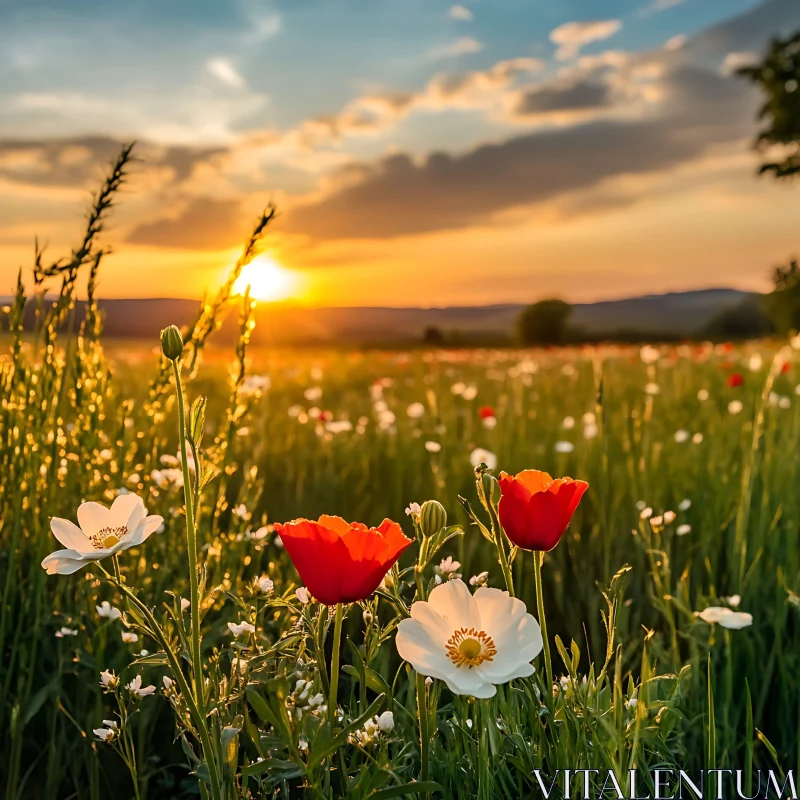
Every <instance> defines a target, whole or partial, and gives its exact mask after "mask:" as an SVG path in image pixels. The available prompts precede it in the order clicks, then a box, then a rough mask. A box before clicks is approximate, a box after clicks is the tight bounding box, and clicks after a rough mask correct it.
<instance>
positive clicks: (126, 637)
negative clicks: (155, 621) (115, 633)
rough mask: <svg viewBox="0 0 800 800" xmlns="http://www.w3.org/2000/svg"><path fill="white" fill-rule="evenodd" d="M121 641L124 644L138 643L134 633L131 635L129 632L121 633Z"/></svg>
mask: <svg viewBox="0 0 800 800" xmlns="http://www.w3.org/2000/svg"><path fill="white" fill-rule="evenodd" d="M122 641H123V642H125V644H133V643H134V642H138V641H139V637H138V636H137V635H136V634H135V633H131V631H122Z"/></svg>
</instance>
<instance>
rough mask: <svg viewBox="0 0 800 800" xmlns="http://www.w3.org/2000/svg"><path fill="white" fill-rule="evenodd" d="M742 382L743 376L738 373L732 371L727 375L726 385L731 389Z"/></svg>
mask: <svg viewBox="0 0 800 800" xmlns="http://www.w3.org/2000/svg"><path fill="white" fill-rule="evenodd" d="M743 383H744V378H743V377H742V376H741V375H740V374H739V373H738V372H734V373H733V374H732V375H729V376H728V386H730V387H731V389H735V388H736V387H737V386H741V385H742V384H743Z"/></svg>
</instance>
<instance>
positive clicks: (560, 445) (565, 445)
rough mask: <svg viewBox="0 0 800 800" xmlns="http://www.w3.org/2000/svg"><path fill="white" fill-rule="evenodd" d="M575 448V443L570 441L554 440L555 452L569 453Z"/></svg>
mask: <svg viewBox="0 0 800 800" xmlns="http://www.w3.org/2000/svg"><path fill="white" fill-rule="evenodd" d="M574 449H575V445H574V444H572V442H564V441H561V442H556V444H555V451H556V453H571V452H572V451H573V450H574Z"/></svg>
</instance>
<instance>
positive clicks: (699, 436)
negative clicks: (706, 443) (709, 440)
mask: <svg viewBox="0 0 800 800" xmlns="http://www.w3.org/2000/svg"><path fill="white" fill-rule="evenodd" d="M702 443H703V434H702V433H696V434H695V435H694V436H692V444H702Z"/></svg>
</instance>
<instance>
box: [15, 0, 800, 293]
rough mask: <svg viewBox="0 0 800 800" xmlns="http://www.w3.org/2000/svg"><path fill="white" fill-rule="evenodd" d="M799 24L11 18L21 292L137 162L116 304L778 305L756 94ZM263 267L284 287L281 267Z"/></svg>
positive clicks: (660, 3) (257, 8)
mask: <svg viewBox="0 0 800 800" xmlns="http://www.w3.org/2000/svg"><path fill="white" fill-rule="evenodd" d="M798 28H800V3H798V2H797V0H767V1H766V2H754V0H559V2H552V0H463V2H459V3H455V4H454V3H451V2H440V0H192V2H188V1H187V0H171V2H163V0H131V1H130V2H120V1H119V0H117V2H110V1H109V0H102V1H100V0H70V2H69V3H64V2H63V0H3V2H2V3H0V109H2V113H1V114H0V296H3V295H6V294H9V293H10V291H11V289H12V287H13V284H14V283H15V281H16V276H17V272H18V270H19V269H20V268H22V269H23V278H24V279H25V280H27V281H28V282H29V283H30V267H31V265H32V261H33V252H34V241H35V238H36V237H37V236H38V239H39V242H40V243H46V244H47V246H48V251H47V252H48V254H49V256H51V257H53V258H54V257H57V256H60V255H64V254H67V253H69V251H70V249H71V248H72V247H73V246H75V244H76V243H77V241H78V240H79V237H80V234H81V221H82V218H83V214H84V213H85V209H86V206H87V204H88V202H89V199H90V196H91V191H92V190H93V189H96V188H97V186H98V185H99V181H100V180H102V177H103V175H104V172H105V170H106V169H107V165H108V163H109V162H110V160H112V159H113V157H114V155H115V154H116V153H117V152H118V151H119V148H120V146H121V144H122V143H124V142H128V141H131V140H136V142H137V145H136V150H135V152H136V154H137V156H138V158H137V160H136V162H135V164H134V165H133V167H132V170H131V174H130V177H129V181H128V183H127V184H126V186H125V188H124V191H123V193H122V196H121V197H120V199H119V200H120V202H119V206H118V208H117V209H116V210H115V212H114V215H113V217H112V218H111V220H110V222H109V225H108V227H107V230H106V232H105V240H104V241H105V242H106V243H107V244H108V245H110V246H111V247H112V248H113V254H112V255H111V256H110V257H109V258H108V259H106V261H105V263H104V265H103V269H102V272H101V276H100V294H101V295H102V296H104V297H197V298H199V297H202V296H203V295H204V294H206V293H211V292H213V291H214V290H215V289H216V287H217V286H218V285H219V283H220V282H221V281H222V279H223V278H224V276H225V275H226V273H227V270H228V269H229V268H230V265H231V264H232V263H233V262H234V261H235V259H236V255H237V253H238V251H239V250H240V248H241V244H242V242H243V240H244V239H245V238H246V236H247V234H248V232H249V229H250V228H251V227H252V224H253V221H254V220H255V219H256V218H257V216H258V214H259V212H260V211H261V209H262V208H263V207H264V206H265V205H266V204H267V203H274V204H275V205H276V206H277V209H278V215H277V217H276V219H275V220H274V222H273V223H272V224H271V225H270V228H269V231H268V235H267V237H266V239H265V241H264V248H265V255H264V258H263V259H260V260H259V261H258V262H256V266H254V267H253V268H252V269H251V270H250V272H249V273H248V274H249V276H250V278H252V282H253V285H254V286H256V285H259V286H260V287H261V289H262V290H263V293H264V296H265V297H268V296H269V295H270V291H272V292H273V293H274V295H275V296H276V297H277V296H279V295H281V294H284V295H285V294H288V295H289V299H291V300H294V301H297V302H301V303H305V304H311V305H335V306H350V305H356V306H363V305H375V306H445V305H484V304H494V303H503V302H520V301H528V300H530V301H534V300H538V299H541V298H543V297H551V296H557V297H562V298H564V299H566V300H569V301H574V302H591V301H594V300H600V299H611V298H616V297H627V296H633V295H638V294H647V293H660V292H666V291H683V290H689V289H696V288H706V287H716V286H730V287H736V288H741V289H753V290H766V289H767V288H768V278H769V274H770V271H771V268H772V267H773V266H774V265H775V264H777V263H781V262H784V261H786V260H787V259H788V258H789V257H790V256H791V255H793V254H797V253H800V227H798V225H797V202H798V196H797V192H798V191H800V189H798V187H797V186H796V184H795V185H792V184H791V183H787V184H780V183H776V182H775V181H774V180H772V179H770V178H759V177H757V175H756V171H757V167H758V163H759V156H758V154H757V153H755V152H754V151H753V148H752V141H753V138H754V135H755V133H756V132H757V130H758V125H757V121H756V114H757V111H758V108H759V101H760V98H759V95H758V93H757V91H756V90H755V89H754V88H753V87H751V86H749V85H748V84H747V83H746V82H744V81H743V80H742V79H741V78H739V77H737V76H735V75H733V74H732V72H733V70H734V69H735V68H736V67H737V66H739V65H742V64H746V63H748V62H752V61H753V60H754V59H755V58H756V57H757V55H758V53H759V52H763V50H764V48H765V45H766V43H767V42H768V40H769V39H770V37H771V36H773V35H776V34H781V33H789V32H791V31H794V30H796V29H798ZM259 270H260V271H259Z"/></svg>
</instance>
